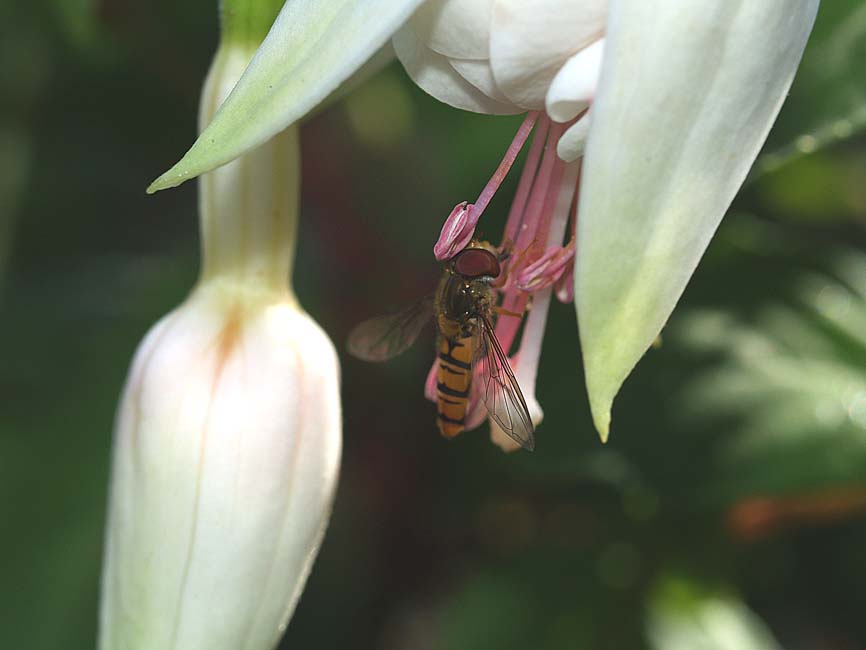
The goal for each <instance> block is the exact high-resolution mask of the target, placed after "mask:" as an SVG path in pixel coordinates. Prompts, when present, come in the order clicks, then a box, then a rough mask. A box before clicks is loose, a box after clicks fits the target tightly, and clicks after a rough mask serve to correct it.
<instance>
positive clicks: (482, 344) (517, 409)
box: [473, 317, 535, 451]
mask: <svg viewBox="0 0 866 650" xmlns="http://www.w3.org/2000/svg"><path fill="white" fill-rule="evenodd" d="M480 325H481V326H480V327H479V331H478V334H477V336H476V341H477V347H476V350H475V361H474V365H473V375H474V379H473V381H474V382H475V385H476V390H477V391H478V393H477V394H478V395H479V397H480V398H481V400H482V401H483V402H484V406H485V407H487V412H488V413H489V414H490V417H491V418H493V419H494V420H495V421H496V423H497V424H498V425H499V426H500V427H501V428H502V430H503V431H504V432H505V433H507V434H508V435H509V436H510V437H511V438H512V439H513V440H514V441H515V442H517V443H518V444H519V445H520V446H521V447H523V448H524V449H526V450H528V451H532V450H533V449H535V427H534V426H533V425H532V418H531V417H529V409H528V408H527V407H526V400H525V399H523V393H521V392H520V386H519V385H518V384H517V379H515V378H514V372H513V371H512V370H511V365H510V364H509V363H508V357H507V356H505V352H503V351H502V346H501V345H500V344H499V339H497V338H496V334H495V332H494V331H493V326H492V325H491V324H490V321H489V320H488V319H487V318H486V317H481V320H480Z"/></svg>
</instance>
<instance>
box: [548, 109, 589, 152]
mask: <svg viewBox="0 0 866 650" xmlns="http://www.w3.org/2000/svg"><path fill="white" fill-rule="evenodd" d="M591 115H592V111H588V112H587V113H586V114H585V115H584V116H583V117H581V118H580V119H579V120H578V121H577V122H575V123H574V124H572V125H571V126H570V127H568V130H567V131H566V132H565V133H563V134H562V136H561V137H560V138H559V142H557V143H556V155H557V156H559V157H560V158H561V159H562V160H564V161H565V162H574V161H575V160H577V159H578V158H580V157H581V156H582V155H583V150H584V149H585V148H586V138H587V136H588V135H589V127H590V126H591V125H592V120H591Z"/></svg>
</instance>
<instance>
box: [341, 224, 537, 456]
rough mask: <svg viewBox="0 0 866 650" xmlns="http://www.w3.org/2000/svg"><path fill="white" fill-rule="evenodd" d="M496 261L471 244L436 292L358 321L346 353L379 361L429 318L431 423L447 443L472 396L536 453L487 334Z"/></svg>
mask: <svg viewBox="0 0 866 650" xmlns="http://www.w3.org/2000/svg"><path fill="white" fill-rule="evenodd" d="M499 274H500V266H499V260H498V259H497V257H496V255H494V254H493V253H492V252H491V251H490V250H488V248H487V247H486V246H485V244H483V243H481V242H477V241H474V240H473V241H472V242H470V243H469V245H468V246H467V247H466V248H464V249H463V250H462V251H460V252H459V253H457V254H456V255H455V256H454V257H452V258H451V259H450V260H448V262H447V263H446V265H445V269H444V272H443V274H442V279H441V281H440V282H439V287H438V288H437V289H436V292H435V293H433V294H432V295H430V296H427V297H426V298H424V299H422V300H421V301H419V302H417V303H416V304H414V305H412V306H411V307H409V308H408V309H404V310H403V311H401V312H398V313H396V314H391V315H389V316H380V317H378V318H372V319H370V320H367V321H364V322H363V323H361V324H360V325H358V326H357V327H355V329H354V330H352V332H351V334H350V335H349V340H348V350H349V353H350V354H352V355H353V356H356V357H358V358H359V359H364V360H366V361H385V360H387V359H390V358H392V357H394V356H396V355H398V354H400V353H401V352H403V351H404V350H406V349H407V348H408V347H409V346H410V345H412V343H413V342H414V341H415V339H417V338H418V335H419V334H420V333H421V330H423V329H424V326H425V325H426V324H427V322H428V321H429V320H430V319H431V318H433V320H434V323H435V325H436V329H437V332H438V336H437V344H436V349H437V354H438V361H439V367H438V374H437V383H436V397H437V418H436V420H437V424H438V426H439V431H440V432H441V433H442V435H443V436H445V437H446V438H453V437H455V436H457V435H458V434H460V433H461V432H462V431H463V429H464V426H465V420H466V416H467V411H468V407H469V402H470V397H472V396H474V397H477V398H478V399H479V400H481V401H482V402H483V403H484V406H485V407H486V408H487V412H488V413H489V415H490V417H491V418H492V419H493V420H494V421H495V422H496V423H497V424H498V425H499V426H500V427H501V428H502V430H503V431H504V432H505V433H506V434H508V435H509V436H510V437H511V438H513V439H514V440H515V441H516V442H517V443H519V444H520V445H521V446H522V447H523V448H524V449H527V450H529V451H532V450H533V449H534V448H535V436H534V430H535V429H534V427H533V425H532V419H531V418H530V417H529V410H528V409H527V407H526V400H524V398H523V394H522V393H521V392H520V386H519V385H518V384H517V380H516V379H515V378H514V372H513V371H512V370H511V366H510V365H509V363H508V357H507V356H506V354H505V352H504V351H503V350H502V346H501V345H500V343H499V340H498V339H497V338H496V333H495V332H494V330H493V324H492V315H493V312H494V307H495V300H496V298H495V294H494V290H493V288H492V286H491V285H492V283H493V281H494V280H495V279H496V278H497V277H498V276H499Z"/></svg>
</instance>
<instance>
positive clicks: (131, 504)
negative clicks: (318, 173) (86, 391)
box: [99, 46, 341, 650]
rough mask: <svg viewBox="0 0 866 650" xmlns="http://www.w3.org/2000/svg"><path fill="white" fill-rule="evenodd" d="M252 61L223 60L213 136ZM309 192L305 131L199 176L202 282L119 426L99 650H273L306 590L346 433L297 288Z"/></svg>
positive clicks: (228, 51) (133, 390)
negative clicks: (303, 165)
mask: <svg viewBox="0 0 866 650" xmlns="http://www.w3.org/2000/svg"><path fill="white" fill-rule="evenodd" d="M251 51H252V50H251V49H250V48H244V47H240V46H237V47H228V46H226V47H222V48H221V49H220V51H219V53H218V54H217V57H216V59H215V61H214V64H213V66H212V69H211V73H210V76H209V78H208V81H207V83H206V86H205V91H204V94H203V97H202V119H203V120H204V121H207V120H209V119H210V116H211V115H212V113H213V111H214V109H215V107H216V106H217V105H218V104H219V102H220V101H221V99H222V98H223V97H224V96H225V95H226V94H227V93H228V90H229V89H230V88H231V87H232V86H233V85H234V82H235V80H236V79H237V77H238V76H239V75H240V72H241V71H242V70H243V69H244V67H245V66H246V64H247V62H248V61H249V56H250V53H251ZM298 184H299V153H298V142H297V129H295V128H292V129H289V130H287V131H285V132H283V133H282V134H280V135H278V136H276V137H275V138H273V139H271V140H270V141H269V142H268V143H267V144H265V145H263V146H262V147H260V148H258V149H256V150H255V151H253V152H251V153H248V154H246V155H245V156H243V157H241V158H240V159H238V160H236V161H235V162H233V163H231V164H230V165H227V166H225V167H223V168H222V169H220V170H218V171H216V172H214V173H212V174H208V175H206V176H203V177H202V187H201V222H202V235H203V240H204V242H203V251H204V264H203V269H202V275H201V279H200V281H199V283H198V285H197V287H196V288H195V289H194V290H193V292H192V294H191V295H190V297H189V298H188V299H187V300H186V301H185V302H184V303H183V304H182V305H181V306H180V307H179V308H177V309H176V310H175V311H173V312H172V313H171V314H169V315H168V316H166V317H165V318H164V319H163V320H162V321H160V322H159V323H158V324H157V325H156V326H154V328H153V329H152V330H151V331H150V333H149V334H148V335H147V337H146V338H145V340H144V341H143V343H142V344H141V346H140V348H139V350H138V352H137V354H136V357H135V360H134V362H133V365H132V368H131V370H130V374H129V378H128V380H127V383H126V387H125V389H124V393H123V397H122V400H121V404H120V408H119V412H118V415H117V422H116V427H115V435H114V453H113V462H112V478H111V495H110V503H109V516H108V527H107V533H106V551H105V561H104V567H103V586H102V607H101V616H100V641H99V647H100V648H101V650H120V649H125V650H271V649H272V648H273V647H274V646H275V645H276V644H277V642H278V640H279V638H280V636H281V635H282V632H283V630H284V629H285V626H286V624H287V622H288V619H289V617H290V616H291V613H292V611H293V609H294V606H295V604H296V602H297V599H298V597H299V595H300V593H301V590H302V589H303V585H304V582H305V581H306V578H307V575H308V573H309V571H310V568H311V566H312V563H313V560H314V558H315V556H316V553H317V551H318V546H319V543H320V541H321V538H322V535H323V533H324V530H325V526H326V523H327V520H328V517H329V514H330V509H331V502H332V500H333V496H334V490H335V487H336V481H337V473H338V470H339V461H340V448H341V434H340V430H341V423H340V402H339V367H338V363H337V356H336V353H335V351H334V348H333V345H332V344H331V342H330V341H329V340H328V338H327V336H326V335H325V334H324V332H323V331H322V330H321V329H320V328H319V327H318V326H317V325H316V323H315V322H313V320H312V319H311V318H310V317H309V316H308V315H307V314H306V313H304V312H303V310H301V308H300V307H299V306H298V303H297V301H296V299H295V297H294V294H293V293H292V291H291V287H290V284H289V282H288V279H289V273H290V267H291V263H292V258H293V255H294V248H295V231H296V219H297V211H298Z"/></svg>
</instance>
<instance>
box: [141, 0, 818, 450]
mask: <svg viewBox="0 0 866 650" xmlns="http://www.w3.org/2000/svg"><path fill="white" fill-rule="evenodd" d="M419 6H421V3H420V2H419V0H382V1H381V2H369V1H368V0H333V1H332V2H314V1H313V0H298V1H297V2H287V3H286V4H285V5H284V7H283V10H282V11H281V12H280V15H279V17H278V18H277V20H276V22H275V23H274V26H273V29H272V30H271V32H270V33H269V34H268V37H267V39H266V40H265V42H264V43H263V44H262V47H261V48H260V49H259V51H258V52H257V54H256V56H255V58H254V59H253V61H252V63H251V64H250V66H249V68H248V69H247V71H246V72H245V73H244V76H243V78H242V79H241V80H240V81H239V83H238V85H237V87H236V88H235V89H234V91H233V93H232V96H231V97H230V98H229V100H228V101H227V102H226V105H225V107H224V108H223V109H222V110H221V111H220V113H219V114H218V115H217V116H216V117H215V119H214V121H213V122H212V123H211V124H210V125H209V126H208V127H207V129H206V130H205V131H204V132H203V133H202V135H201V136H200V138H199V139H198V140H197V141H196V143H195V144H194V145H193V147H192V148H191V149H190V151H189V152H187V154H186V155H185V156H184V157H183V158H182V159H181V161H180V162H179V163H177V164H176V165H175V166H174V167H173V168H172V169H170V170H169V171H168V172H166V173H165V174H163V175H162V176H161V177H160V178H158V179H157V180H156V181H155V182H154V183H153V185H152V186H151V188H150V190H151V191H155V190H158V189H163V188H166V187H171V186H174V185H177V184H179V183H181V182H183V181H185V180H187V179H189V178H191V177H193V176H196V175H198V174H200V173H202V172H205V171H208V170H210V169H214V168H215V167H217V166H219V165H221V164H224V163H226V162H228V161H230V160H232V159H234V158H235V157H237V156H238V155H240V154H241V153H243V152H245V151H247V150H249V149H250V148H251V147H253V146H255V145H257V144H259V143H261V142H263V141H264V140H266V139H267V138H268V137H270V136H271V135H273V134H274V133H276V132H278V131H279V130H281V129H283V128H285V127H286V126H288V125H289V124H291V123H293V122H295V121H296V120H298V119H299V118H301V117H302V116H303V115H304V114H305V113H306V112H307V111H309V110H310V109H311V108H312V107H313V106H314V105H315V104H317V103H318V102H320V101H321V100H322V99H323V98H324V97H325V96H326V95H327V94H329V93H330V92H332V91H334V90H335V89H336V88H337V87H338V86H339V85H340V84H341V83H342V82H344V81H345V80H346V79H347V78H348V77H349V75H350V74H351V73H352V72H353V71H354V70H356V69H358V68H359V67H360V66H361V65H362V64H363V63H364V61H366V60H367V59H368V58H369V57H370V56H371V55H372V54H373V53H374V52H375V51H377V49H378V48H380V47H382V46H383V45H384V44H385V43H386V41H387V39H388V38H389V36H390V35H391V34H393V33H395V32H396V37H395V43H394V44H395V47H396V50H397V52H398V53H399V54H400V56H401V59H402V62H403V64H404V66H405V67H406V68H407V69H408V70H409V72H410V74H411V75H412V76H413V78H414V79H415V80H416V81H418V83H419V84H421V85H422V87H424V88H427V89H428V90H430V92H432V93H433V94H434V95H435V96H437V97H439V98H440V99H443V100H444V101H447V102H449V103H452V104H453V105H455V106H458V107H461V108H469V109H471V110H478V111H487V112H494V113H498V112H505V113H507V112H520V111H521V110H524V109H526V108H541V107H542V102H543V107H544V108H545V110H546V111H547V112H548V114H549V115H550V117H551V118H552V119H553V120H555V121H565V122H570V121H571V120H572V119H574V118H575V117H577V116H578V115H580V112H581V111H582V110H585V109H586V105H587V103H589V104H591V108H590V109H589V112H588V113H586V114H585V115H584V117H583V118H582V119H580V120H578V121H577V122H576V123H575V124H574V125H571V128H570V129H569V130H568V132H567V133H565V135H564V137H562V138H561V139H560V140H559V141H558V143H557V149H558V151H559V153H560V155H561V156H562V157H563V159H566V160H571V159H572V158H574V157H575V156H578V155H579V154H580V153H582V152H583V150H584V147H585V150H586V155H585V158H584V161H583V164H582V169H583V172H582V180H581V187H580V200H579V210H578V211H579V219H578V227H577V238H576V241H577V245H576V246H577V250H576V256H575V282H574V298H575V305H576V307H577V315H578V324H579V330H580V337H581V349H582V351H583V355H584V366H585V372H586V382H587V389H588V392H589V398H590V406H591V409H592V412H593V418H594V420H595V423H596V426H597V428H598V430H599V432H600V433H601V435H602V438H603V439H604V438H606V437H607V433H608V429H609V424H610V410H611V407H612V404H613V398H614V396H615V395H616V393H617V391H618V390H619V388H620V386H621V385H622V382H623V381H624V380H625V378H626V377H627V376H628V374H629V373H630V372H631V370H632V368H633V367H634V366H635V364H636V363H637V362H638V360H639V359H640V358H641V356H643V354H644V352H645V351H646V350H647V349H648V348H649V346H650V345H651V344H652V342H653V341H654V340H655V339H656V337H657V336H658V334H659V332H660V331H661V329H662V327H663V326H664V324H665V322H666V321H667V319H668V317H669V316H670V314H671V312H672V311H673V308H674V306H675V305H676V303H677V301H678V300H679V297H680V295H681V294H682V292H683V290H684V289H685V286H686V284H687V282H688V280H689V278H690V277H691V275H692V273H693V271H694V269H695V267H696V265H697V263H698V261H699V259H700V257H701V255H702V254H703V252H704V250H705V249H706V247H707V245H708V244H709V241H710V239H711V237H712V235H713V233H714V232H715V230H716V228H717V227H718V225H719V222H720V221H721V218H722V216H723V215H724V214H725V212H726V211H727V209H728V206H729V205H730V203H731V201H732V200H733V197H734V196H735V194H736V192H737V190H738V189H739V187H740V185H741V184H742V182H743V180H744V179H745V176H746V174H747V172H748V170H749V168H750V167H751V165H752V162H753V161H754V159H755V157H756V156H757V154H758V151H759V150H760V148H761V146H762V144H763V142H764V140H765V138H766V136H767V133H768V132H769V129H770V127H771V126H772V124H773V122H774V120H775V118H776V115H777V114H778V111H779V109H780V107H781V104H782V101H783V100H784V98H785V96H786V94H787V92H788V88H789V87H790V85H791V82H792V80H793V77H794V73H795V71H796V69H797V65H798V63H799V61H800V57H801V55H802V52H803V48H804V47H805V44H806V40H807V38H808V36H809V33H810V31H811V29H812V25H813V23H814V19H815V14H816V12H817V10H818V0H759V1H758V0H755V1H752V2H736V3H734V2H730V1H729V0H703V1H701V2H684V1H682V0H659V1H657V2H647V1H646V0H610V2H609V3H604V2H600V1H599V0H558V1H556V0H450V1H443V0H434V1H433V2H431V3H425V4H424V5H423V6H421V8H420V10H419V11H418V13H416V14H415V15H414V16H413V17H412V18H411V20H410V21H409V23H408V25H407V26H406V27H403V28H402V29H400V28H401V26H402V25H403V24H404V23H405V22H406V20H407V19H408V18H409V16H410V15H411V14H412V13H413V12H414V11H415V10H416V9H417V8H418V7H419ZM605 9H606V12H605ZM599 61H600V64H599ZM596 75H597V83H596ZM590 115H591V120H592V121H591V123H590V122H589V119H588V118H589V117H590ZM453 203H454V201H453V200H451V201H450V202H445V204H446V205H449V206H450V205H453Z"/></svg>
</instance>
